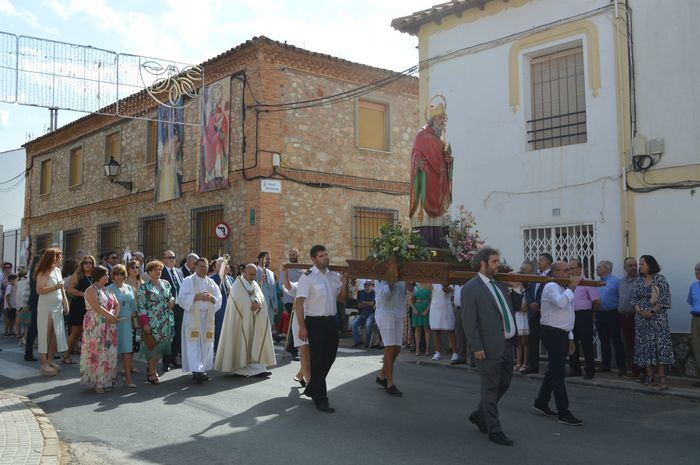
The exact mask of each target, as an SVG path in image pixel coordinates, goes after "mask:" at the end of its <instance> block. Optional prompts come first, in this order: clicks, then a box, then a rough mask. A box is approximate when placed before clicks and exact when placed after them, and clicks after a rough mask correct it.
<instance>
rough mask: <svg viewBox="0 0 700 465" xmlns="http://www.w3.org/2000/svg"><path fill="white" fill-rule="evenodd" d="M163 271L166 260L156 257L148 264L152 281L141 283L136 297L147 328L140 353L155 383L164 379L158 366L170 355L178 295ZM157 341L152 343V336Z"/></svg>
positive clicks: (149, 375)
mask: <svg viewBox="0 0 700 465" xmlns="http://www.w3.org/2000/svg"><path fill="white" fill-rule="evenodd" d="M162 271H163V263H162V262H160V261H158V260H153V261H152V262H150V263H148V265H146V272H147V273H148V276H149V277H150V278H151V279H150V281H149V282H147V283H144V284H142V285H141V286H139V290H138V294H137V297H136V307H137V312H138V314H139V323H140V325H141V328H142V330H143V342H142V344H141V354H140V356H141V357H142V358H143V359H144V360H146V363H147V364H148V373H147V375H146V376H147V378H146V380H147V381H148V382H149V383H151V384H158V383H160V381H159V379H158V373H157V372H156V366H157V365H158V361H159V360H160V359H162V358H163V356H164V355H165V356H168V355H170V343H171V342H172V338H173V327H174V326H175V318H174V316H173V312H172V308H173V307H174V306H175V299H174V298H173V297H172V295H171V294H170V283H168V282H167V281H165V280H163V279H160V274H161V272H162ZM151 337H152V340H153V341H154V342H155V344H154V345H153V346H152V347H150V348H149V347H148V346H149V344H148V342H147V341H148V340H150V339H151Z"/></svg>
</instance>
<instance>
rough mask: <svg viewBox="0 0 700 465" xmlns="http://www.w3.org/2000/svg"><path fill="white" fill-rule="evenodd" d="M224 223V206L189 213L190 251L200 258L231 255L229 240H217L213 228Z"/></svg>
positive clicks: (198, 209) (197, 209)
mask: <svg viewBox="0 0 700 465" xmlns="http://www.w3.org/2000/svg"><path fill="white" fill-rule="evenodd" d="M222 221H224V206H223V205H213V206H210V207H203V208H195V209H193V210H192V212H191V216H190V227H191V236H190V237H191V245H192V251H193V252H195V253H196V254H198V255H199V256H200V257H206V258H209V259H211V258H213V257H218V256H220V255H222V254H225V253H231V249H230V238H229V239H224V240H221V239H218V238H217V237H216V236H215V235H214V228H215V227H216V225H217V224H218V223H220V222H222Z"/></svg>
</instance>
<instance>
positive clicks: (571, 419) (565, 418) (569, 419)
mask: <svg viewBox="0 0 700 465" xmlns="http://www.w3.org/2000/svg"><path fill="white" fill-rule="evenodd" d="M559 423H563V424H565V425H569V426H581V425H582V424H583V421H581V420H579V419H578V418H576V417H575V416H573V415H572V414H571V412H566V413H565V414H563V415H560V416H559Z"/></svg>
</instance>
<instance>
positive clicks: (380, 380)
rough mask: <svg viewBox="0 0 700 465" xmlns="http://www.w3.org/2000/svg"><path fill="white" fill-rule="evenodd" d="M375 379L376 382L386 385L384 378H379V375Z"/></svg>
mask: <svg viewBox="0 0 700 465" xmlns="http://www.w3.org/2000/svg"><path fill="white" fill-rule="evenodd" d="M375 381H376V382H377V384H379V385H381V386H384V387H386V378H384V379H381V378H380V377H379V376H377V378H376V379H375Z"/></svg>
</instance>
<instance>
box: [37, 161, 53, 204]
mask: <svg viewBox="0 0 700 465" xmlns="http://www.w3.org/2000/svg"><path fill="white" fill-rule="evenodd" d="M51 169H52V163H51V159H50V158H47V159H46V160H42V161H41V173H40V178H39V194H40V195H44V194H48V193H49V192H51Z"/></svg>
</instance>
